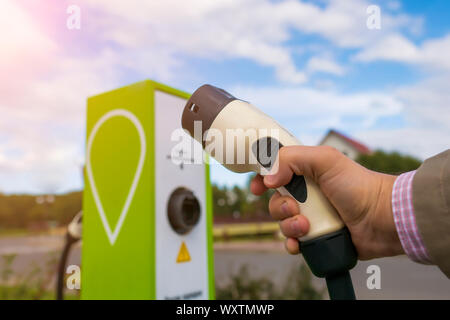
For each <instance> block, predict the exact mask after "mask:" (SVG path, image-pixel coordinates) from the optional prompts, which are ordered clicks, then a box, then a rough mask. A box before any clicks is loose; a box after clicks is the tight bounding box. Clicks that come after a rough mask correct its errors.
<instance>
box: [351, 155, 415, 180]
mask: <svg viewBox="0 0 450 320" xmlns="http://www.w3.org/2000/svg"><path fill="white" fill-rule="evenodd" d="M356 162H358V163H359V164H361V165H362V166H364V167H366V168H367V169H370V170H374V171H378V172H382V173H387V174H396V175H398V174H401V173H403V172H408V171H412V170H415V169H417V168H418V167H419V166H420V165H421V163H422V162H421V161H420V160H418V159H416V158H414V157H412V156H409V155H402V154H400V153H398V152H390V153H388V152H385V151H382V150H377V151H375V152H374V153H372V154H361V155H359V157H358V158H357V159H356Z"/></svg>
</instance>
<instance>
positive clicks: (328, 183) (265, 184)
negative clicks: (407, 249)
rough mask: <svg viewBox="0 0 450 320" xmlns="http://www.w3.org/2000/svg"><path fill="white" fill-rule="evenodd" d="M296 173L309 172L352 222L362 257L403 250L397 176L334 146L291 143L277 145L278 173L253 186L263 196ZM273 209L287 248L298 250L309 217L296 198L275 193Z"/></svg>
mask: <svg viewBox="0 0 450 320" xmlns="http://www.w3.org/2000/svg"><path fill="white" fill-rule="evenodd" d="M292 174H296V175H305V176H307V177H310V178H311V179H313V180H314V181H315V182H316V183H317V184H318V186H319V187H320V189H321V190H322V192H323V193H324V195H325V196H326V197H327V198H328V200H329V201H330V203H331V204H332V205H333V206H334V207H335V208H336V210H337V212H338V213H339V215H340V216H341V218H342V220H343V221H344V223H345V225H346V226H347V227H348V229H349V231H350V233H351V236H352V241H353V243H354V245H355V247H356V250H357V252H358V258H359V259H361V260H368V259H373V258H377V257H386V256H394V255H398V254H402V253H404V252H403V248H402V246H401V243H400V240H399V238H398V235H397V230H396V228H395V223H394V218H393V214H392V206H391V195H392V187H393V185H394V181H395V179H396V177H395V176H392V175H387V174H382V173H378V172H375V171H371V170H368V169H366V168H364V167H362V166H361V165H359V164H357V163H356V162H354V161H352V160H351V159H349V158H347V157H346V156H344V155H343V154H342V153H340V152H339V151H337V150H336V149H334V148H332V147H327V146H319V147H308V146H287V147H282V148H281V149H280V150H279V153H278V170H277V172H276V173H274V174H271V175H267V176H265V177H262V176H260V175H257V176H256V177H255V178H254V179H253V180H252V182H251V185H250V189H251V191H252V192H253V193H254V194H255V195H261V194H263V193H264V192H265V191H266V190H267V189H268V188H278V187H281V186H284V185H286V184H287V183H289V181H290V180H291V177H292ZM269 211H270V214H271V216H272V217H273V218H274V219H275V220H279V221H280V228H281V231H282V233H283V234H284V235H285V236H286V237H287V239H286V249H287V251H288V252H289V253H291V254H296V253H299V245H298V241H297V238H299V237H301V236H304V235H306V234H307V233H308V231H309V222H308V220H307V218H306V217H305V216H303V215H302V214H301V209H300V208H299V206H298V204H297V202H296V201H295V200H294V198H292V197H289V196H282V195H280V193H278V192H275V193H274V195H273V196H272V198H271V199H270V202H269Z"/></svg>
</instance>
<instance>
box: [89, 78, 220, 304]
mask: <svg viewBox="0 0 450 320" xmlns="http://www.w3.org/2000/svg"><path fill="white" fill-rule="evenodd" d="M188 98H189V94H188V93H185V92H182V91H179V90H176V89H173V88H171V87H169V86H166V85H163V84H160V83H158V82H155V81H151V80H146V81H142V82H139V83H136V84H133V85H130V86H126V87H123V88H120V89H116V90H113V91H109V92H106V93H102V94H99V95H96V96H93V97H90V98H89V99H88V102H87V124H86V170H85V189H84V195H83V238H82V239H83V244H82V261H81V279H82V281H81V297H82V299H214V269H213V250H212V202H211V201H212V195H211V186H210V180H209V166H208V165H207V164H205V163H203V162H202V163H200V164H198V163H197V164H189V163H188V164H180V163H179V162H178V163H177V162H175V161H172V160H173V155H174V151H173V148H176V147H177V141H172V138H173V137H172V133H173V132H174V130H180V127H181V113H182V110H183V107H184V104H185V103H186V100H187V99H188ZM178 145H180V144H179V143H178ZM183 148H184V147H183ZM184 151H185V153H188V151H189V150H187V151H186V150H184ZM175 153H176V154H183V150H179V152H178V151H176V152H175ZM179 188H183V189H186V190H189V191H190V192H191V194H193V195H194V196H195V197H196V199H197V200H198V204H199V205H198V207H199V209H200V211H199V213H200V215H199V218H198V221H197V223H196V224H195V226H194V227H193V228H192V230H190V231H189V232H187V233H183V234H180V233H177V232H176V231H175V230H174V229H173V228H172V225H171V223H170V221H169V218H168V214H167V208H168V206H169V199H170V195H171V194H173V192H174V190H176V189H179Z"/></svg>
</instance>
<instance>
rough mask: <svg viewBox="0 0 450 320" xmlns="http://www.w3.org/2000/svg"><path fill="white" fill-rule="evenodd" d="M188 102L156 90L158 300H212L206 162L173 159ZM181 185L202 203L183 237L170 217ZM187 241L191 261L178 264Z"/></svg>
mask: <svg viewBox="0 0 450 320" xmlns="http://www.w3.org/2000/svg"><path fill="white" fill-rule="evenodd" d="M185 103H186V100H184V99H181V98H179V97H176V96H173V95H169V94H167V93H164V92H161V91H155V152H156V154H155V160H156V168H155V173H156V177H155V178H156V185H155V187H156V298H157V299H185V298H186V297H189V298H194V299H208V261H207V242H206V241H207V236H206V203H205V192H206V190H205V167H204V165H203V164H188V165H186V164H185V165H183V166H182V167H181V166H180V165H176V164H174V163H173V162H172V161H171V159H170V155H171V151H172V148H173V147H174V146H176V145H178V144H179V143H178V142H176V141H171V139H170V137H171V134H172V132H173V131H174V130H176V129H179V128H180V127H181V114H182V110H183V108H184V106H185ZM186 136H187V135H186ZM189 139H190V138H189ZM185 151H187V150H185ZM178 187H186V188H188V189H190V190H191V191H193V192H194V194H195V196H196V197H197V198H198V200H199V202H200V206H201V216H200V221H199V223H198V224H197V225H196V226H195V227H194V228H193V229H192V230H191V231H190V232H189V233H188V234H187V235H183V236H181V235H179V234H177V233H175V232H174V231H173V230H172V228H171V226H170V224H169V220H168V217H167V202H168V198H169V197H170V194H171V193H172V192H173V191H174V190H175V189H176V188H178ZM183 241H184V242H185V243H186V246H187V248H188V251H189V254H190V256H191V261H189V262H183V263H176V259H177V256H178V252H179V249H180V246H181V243H182V242H183ZM191 296H193V297H191Z"/></svg>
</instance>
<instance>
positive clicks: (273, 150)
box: [252, 137, 308, 203]
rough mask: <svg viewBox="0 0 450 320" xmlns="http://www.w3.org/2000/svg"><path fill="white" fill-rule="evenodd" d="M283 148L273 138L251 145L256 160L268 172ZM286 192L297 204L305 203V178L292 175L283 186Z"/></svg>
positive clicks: (260, 140)
mask: <svg viewBox="0 0 450 320" xmlns="http://www.w3.org/2000/svg"><path fill="white" fill-rule="evenodd" d="M281 147H283V145H282V144H281V143H280V142H279V141H278V140H277V139H275V138H272V137H264V138H261V139H258V140H257V141H256V142H255V143H253V145H252V151H253V153H254V154H255V156H256V160H257V161H258V162H259V164H261V165H262V166H263V167H264V168H266V169H268V170H270V168H271V167H272V165H273V164H274V163H275V160H276V158H277V155H278V150H280V148H281ZM284 187H285V188H286V190H287V191H288V192H289V193H290V194H291V195H292V196H293V197H294V198H295V199H296V200H297V201H299V202H301V203H303V202H305V201H306V198H307V196H308V194H307V189H306V181H305V177H303V176H301V175H300V176H298V175H295V174H294V175H293V176H292V179H291V181H289V183H288V184H287V185H285V186H284Z"/></svg>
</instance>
